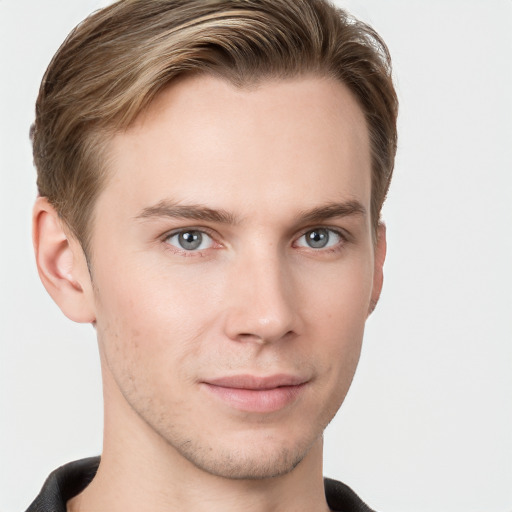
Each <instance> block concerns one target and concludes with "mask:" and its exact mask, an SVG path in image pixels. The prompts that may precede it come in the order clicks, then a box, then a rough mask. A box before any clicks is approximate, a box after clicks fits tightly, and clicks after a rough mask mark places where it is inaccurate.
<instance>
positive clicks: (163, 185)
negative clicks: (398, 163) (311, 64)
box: [99, 76, 371, 214]
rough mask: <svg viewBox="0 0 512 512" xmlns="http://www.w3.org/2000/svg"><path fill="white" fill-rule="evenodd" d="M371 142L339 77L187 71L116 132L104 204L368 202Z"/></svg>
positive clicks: (243, 205) (271, 205)
mask: <svg viewBox="0 0 512 512" xmlns="http://www.w3.org/2000/svg"><path fill="white" fill-rule="evenodd" d="M369 147H370V146H369V140H368V130H367V127H366V122H365V119H364V115H363V113H362V111H361V109H360V108H359V106H358V104H357V102H356V101H355V99H354V98H353V96H352V94H351V93H350V91H349V90H348V89H347V88H346V87H345V86H343V84H341V83H340V82H338V81H335V80H334V79H330V78H322V77H316V76H307V77H301V78H294V79H286V80H271V81H270V80H269V81H263V82H262V83H259V84H257V85H254V86H251V87H236V86H234V85H233V84H231V83H229V82H227V81H225V80H222V79H219V78H215V77H211V76H194V77H187V78H183V79H181V80H179V81H178V82H176V83H175V84H173V85H172V86H170V87H168V88H167V89H166V90H165V91H163V92H162V93H160V94H159V95H158V96H157V97H156V98H155V100H154V101H153V102H152V103H151V105H150V106H149V108H148V109H146V110H145V111H144V112H143V113H142V114H141V115H140V116H139V117H138V118H137V120H136V121H135V123H134V124H133V125H132V126H131V127H130V128H129V129H127V130H126V131H124V132H122V133H119V134H117V135H116V136H115V137H114V138H113V140H112V142H111V146H110V151H109V153H110V158H109V162H110V169H109V170H110V180H108V183H107V186H106V189H105V190H104V192H103V194H102V195H101V196H100V198H99V204H100V205H101V201H102V197H103V196H113V197H114V199H115V197H116V196H122V197H124V206H126V207H127V206H128V205H129V204H130V205H131V206H132V207H133V208H136V207H137V208H144V207H147V206H148V205H150V204H154V203H156V202H158V200H162V199H166V198H168V197H171V198H172V199H173V200H175V201H178V202H179V201H185V202H193V203H201V204H206V205H208V206H212V207H222V208H224V209H239V210H240V211H242V213H243V210H244V209H245V210H247V211H248V213H249V214H250V212H249V209H250V207H256V206H259V207H260V208H264V207H265V208H275V206H276V205H284V204H285V203H286V201H288V202H290V201H291V202H293V201H292V200H293V199H295V202H296V203H297V206H298V207H300V208H301V209H304V208H308V207H314V206H316V203H319V202H328V201H339V200H347V199H348V200H350V199H357V200H358V201H360V202H362V203H367V202H368V201H369V195H370V189H371V186H370V181H371V177H370V167H371V164H370V149H369ZM111 199H112V197H110V200H111ZM128 199H129V200H128ZM220 203H222V204H220ZM299 203H300V204H299ZM308 203H311V204H308ZM100 207H101V206H100Z"/></svg>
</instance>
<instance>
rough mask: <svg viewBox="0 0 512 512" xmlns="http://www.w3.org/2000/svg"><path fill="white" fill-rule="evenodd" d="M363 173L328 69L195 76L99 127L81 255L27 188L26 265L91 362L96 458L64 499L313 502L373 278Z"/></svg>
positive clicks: (378, 251) (148, 505)
mask: <svg viewBox="0 0 512 512" xmlns="http://www.w3.org/2000/svg"><path fill="white" fill-rule="evenodd" d="M370 188H371V178H370V150H369V141H368V133H367V129H366V124H365V120H364V116H363V114H362V112H361V110H360V108H359V107H358V105H357V103H356V101H355V100H354V99H353V97H352V96H351V94H350V93H349V92H348V90H347V89H346V88H345V87H344V86H343V85H341V84H340V83H338V82H336V81H334V80H332V79H327V78H319V77H315V76H308V77H302V78H296V79H288V80H275V81H265V82H263V83H261V84H259V85H258V86H257V87H250V88H249V87H248V88H236V87H234V86H233V85H231V84H229V83H228V82H226V81H223V80H220V79H218V78H213V77H206V76H200V77H190V78H186V79H182V80H180V81H178V82H176V83H175V84H174V85H173V86H171V87H169V88H168V89H167V90H166V91H165V92H164V93H161V94H160V95H159V96H157V98H156V99H155V100H154V102H153V103H152V104H151V106H150V108H149V109H148V110H147V111H145V112H144V113H143V114H141V115H140V116H139V118H138V119H137V120H136V122H135V123H134V124H133V125H132V126H131V127H130V128H129V129H128V130H126V131H124V132H122V133H119V134H117V135H116V136H115V137H114V139H113V140H112V141H111V142H110V147H109V179H108V180H107V183H106V186H105V188H104V190H103V191H102V192H101V194H100V196H99V198H98V201H97V203H96V205H95V210H94V222H93V225H92V238H91V248H92V250H91V254H90V255H89V256H90V273H89V270H88V268H87V264H86V261H85V258H84V255H83V252H82V250H81V248H80V245H79V244H78V242H77V241H76V240H75V239H74V238H73V237H72V236H70V235H69V230H67V229H66V228H65V226H63V225H62V223H61V222H60V220H59V218H58V216H57V215H56V213H55V211H54V209H53V208H52V207H51V206H50V205H49V204H48V201H47V200H46V199H45V198H39V199H38V200H37V202H36V206H35V209H34V241H35V247H36V257H37V262H38V268H39V273H40V275H41V278H42V280H43V283H44V284H45V286H46V288H47V289H48V291H49V292H50V294H51V295H52V297H53V298H54V300H55V301H56V302H57V303H58V304H59V306H60V307H61V309H62V310H63V311H64V313H65V314H66V315H67V316H68V317H70V318H72V319H73V320H76V321H80V322H91V323H93V324H94V325H95V327H96V330H97V335H98V342H99V349H100V357H101V364H102V373H103V385H104V400H105V429H104V449H103V454H102V461H101V464H100V467H99V470H98V473H97V475H96V477H95V479H94V480H93V482H92V483H91V484H90V485H89V487H87V489H86V490H85V491H84V492H83V493H82V494H80V495H79V496H78V497H76V498H74V499H73V500H71V501H70V502H69V503H68V510H69V511H71V512H77V511H91V510H94V511H96V512H103V511H110V512H117V511H123V512H130V511H140V510H151V511H153V512H160V511H174V510H180V511H189V510H190V511H196V512H202V511H209V512H215V511H223V512H226V511H227V512H229V511H234V510H240V509H243V510H250V511H254V512H263V511H276V512H277V511H279V512H285V511H294V512H300V511H308V512H310V511H313V510H314V511H324V512H325V511H327V510H328V507H327V504H326V502H325V497H324V492H323V482H322V433H323V430H324V429H325V427H326V425H327V424H328V423H329V421H330V420H331V419H332V418H333V416H334V414H335V413H336V411H337V410H338V408H339V407H340V405H341V403H342V401H343V399H344V397H345V394H346V392H347V390H348V388H349V386H350V383H351V380H352V377H353V375H354V372H355V369H356V365H357V361H358V358H359V353H360V348H361V342H362V337H363V330H364V324H365V321H366V318H367V316H368V314H369V311H370V309H371V304H372V302H376V301H377V299H378V296H379V293H380V289H381V286H382V265H383V262H384V255H385V233H384V228H383V227H382V226H381V227H380V228H379V232H378V237H377V242H376V243H374V242H373V240H372V227H371V226H372V224H371V219H370V215H369V211H370ZM205 497H206V498H205Z"/></svg>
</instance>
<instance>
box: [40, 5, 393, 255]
mask: <svg viewBox="0 0 512 512" xmlns="http://www.w3.org/2000/svg"><path fill="white" fill-rule="evenodd" d="M193 73H207V74H213V75H216V76H219V77H223V78H225V79H226V80H229V81H231V82H232V83H233V84H235V85H237V86H240V87H243V86H244V85H250V84H252V83H255V82H258V81H260V80H263V79H267V78H272V79H275V78H277V79H279V78H290V77H296V76H300V75H303V74H307V73H314V74H318V75H321V76H330V77H333V78H335V79H337V80H339V81H340V82H342V83H343V84H345V86H346V87H348V88H349V89H350V91H351V92H352V94H353V95H354V97H355V98H356V100H357V101H358V103H359V105H360V107H361V108H362V110H363V112H364V115H365V118H366V122H367V126H368V130H369V135H370V144H371V157H372V200H371V215H372V221H373V223H374V226H375V227H376V226H377V224H378V221H379V217H380V210H381V207H382V204H383V202H384V199H385V197H386V194H387V190H388V187H389V182H390V179H391V175H392V171H393V166H394V158H395V152H396V140H397V135H396V117H397V110H398V102H397V97H396V93H395V90H394V87H393V82H392V78H391V61H390V56H389V52H388V49H387V47H386V45H385V43H384V42H383V41H382V39H381V38H380V37H379V35H378V34H377V33H376V32H375V31H374V30H373V29H372V28H371V27H369V26H368V25H366V24H364V23H362V22H360V21H357V20H355V19H353V18H351V17H350V16H349V15H348V14H347V13H346V12H345V11H343V10H341V9H337V8H336V7H334V6H333V5H332V4H330V3H329V2H328V1H326V0H120V1H118V2H116V3H114V4H113V5H111V6H109V7H106V8H104V9H102V10H100V11H97V12H95V13H93V14H92V15H91V16H89V17H88V18H86V19H85V20H84V21H83V22H82V23H80V24H79V25H78V26H77V27H76V28H75V29H74V30H73V31H72V32H71V34H70V35H69V36H68V37H67V39H66V40H65V41H64V43H63V44H62V46H61V47H60V48H59V50H58V51H57V53H56V55H55V56H54V57H53V59H52V61H51V63H50V65H49V67H48V69H47V71H46V73H45V75H44V77H43V81H42V84H41V88H40V91H39V96H38V99H37V103H36V119H35V122H34V124H33V126H32V128H31V137H32V141H33V150H34V162H35V165H36V167H37V171H38V178H37V185H38V190H39V194H40V195H42V196H45V197H47V198H48V200H49V201H50V202H51V203H52V204H53V206H54V207H55V208H56V210H57V211H58V212H59V214H60V216H61V217H62V218H63V219H64V221H65V222H66V223H67V225H68V226H69V228H70V229H71V231H72V232H73V234H74V235H75V236H76V237H77V239H78V240H79V241H80V242H81V244H82V247H83V248H84V250H85V251H86V253H87V249H88V245H89V241H90V240H89V237H90V224H91V223H92V221H93V218H92V216H93V211H94V204H95V200H96V198H97V196H98V194H99V192H100V191H101V188H102V186H103V184H104V181H105V179H106V177H107V176H108V161H107V158H106V153H107V152H106V148H107V146H108V141H109V139H110V137H112V136H113V134H115V133H116V132H118V131H120V130H122V129H124V128H126V127H128V126H129V125H130V123H132V122H133V121H134V119H135V118H136V117H137V115H138V114H139V113H140V112H141V111H142V110H143V109H144V108H145V107H146V106H147V105H148V104H149V103H150V102H151V100H152V99H153V98H154V97H155V95H156V94H158V92H159V91H161V90H162V89H163V88H164V87H166V86H167V85H169V83H171V82H172V81H173V80H174V79H175V78H176V77H178V76H182V75H184V74H193Z"/></svg>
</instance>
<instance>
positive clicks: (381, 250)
mask: <svg viewBox="0 0 512 512" xmlns="http://www.w3.org/2000/svg"><path fill="white" fill-rule="evenodd" d="M386 248H387V244H386V226H385V225H384V224H383V223H382V222H380V223H379V226H378V228H377V240H376V242H375V248H374V253H375V254H374V263H373V265H374V268H373V288H372V296H371V300H370V307H369V309H368V315H370V314H371V313H373V310H374V309H375V307H376V306H377V302H379V297H380V292H381V291H382V283H383V282H384V268H383V267H384V260H385V259H386Z"/></svg>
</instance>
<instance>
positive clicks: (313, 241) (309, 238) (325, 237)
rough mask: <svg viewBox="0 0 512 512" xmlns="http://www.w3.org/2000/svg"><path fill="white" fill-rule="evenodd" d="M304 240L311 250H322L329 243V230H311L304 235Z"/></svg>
mask: <svg viewBox="0 0 512 512" xmlns="http://www.w3.org/2000/svg"><path fill="white" fill-rule="evenodd" d="M304 238H305V241H306V243H307V244H308V245H309V247H311V248H312V249H323V248H324V247H325V246H326V245H327V244H328V243H329V230H328V229H322V228H319V229H312V230H311V231H308V232H307V233H306V234H305V235H304Z"/></svg>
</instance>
